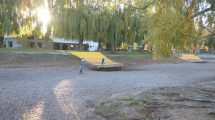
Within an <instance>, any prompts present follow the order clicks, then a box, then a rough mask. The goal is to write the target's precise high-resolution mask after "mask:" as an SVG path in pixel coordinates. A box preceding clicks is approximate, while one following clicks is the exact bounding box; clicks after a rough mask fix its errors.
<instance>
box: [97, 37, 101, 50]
mask: <svg viewBox="0 0 215 120" xmlns="http://www.w3.org/2000/svg"><path fill="white" fill-rule="evenodd" d="M101 50H102V39H101V38H100V39H99V44H98V51H101Z"/></svg>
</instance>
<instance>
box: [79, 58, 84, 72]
mask: <svg viewBox="0 0 215 120" xmlns="http://www.w3.org/2000/svg"><path fill="white" fill-rule="evenodd" d="M84 62H85V60H84V58H82V59H81V62H80V71H79V74H82V73H83V68H84Z"/></svg>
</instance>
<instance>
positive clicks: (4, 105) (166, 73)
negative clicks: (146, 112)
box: [0, 63, 215, 120]
mask: <svg viewBox="0 0 215 120" xmlns="http://www.w3.org/2000/svg"><path fill="white" fill-rule="evenodd" d="M214 71H215V63H202V64H200V63H177V64H174V63H165V64H147V65H141V66H138V67H135V69H130V70H129V69H128V70H122V71H117V72H116V71H115V72H99V71H91V70H87V69H85V71H84V74H82V75H79V74H78V67H72V66H70V67H34V68H5V69H0V120H20V119H24V120H29V119H33V120H40V119H43V120H82V119H90V116H91V115H88V114H87V113H88V112H86V111H87V110H88V108H91V107H93V106H94V104H96V103H98V101H100V100H102V99H105V98H106V97H109V96H112V95H114V94H118V93H122V92H129V91H133V90H138V89H149V88H154V87H168V86H170V87H171V86H185V85H188V84H195V83H198V82H205V81H207V80H214V79H215V74H214ZM91 119H93V118H91Z"/></svg>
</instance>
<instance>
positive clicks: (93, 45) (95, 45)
mask: <svg viewBox="0 0 215 120" xmlns="http://www.w3.org/2000/svg"><path fill="white" fill-rule="evenodd" d="M84 44H88V45H89V47H88V50H89V51H90V52H95V51H97V49H98V45H99V43H98V42H93V41H84Z"/></svg>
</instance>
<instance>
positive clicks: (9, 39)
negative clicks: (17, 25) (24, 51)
mask: <svg viewBox="0 0 215 120" xmlns="http://www.w3.org/2000/svg"><path fill="white" fill-rule="evenodd" d="M4 47H5V48H20V47H22V45H19V44H18V43H17V39H16V36H4Z"/></svg>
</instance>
